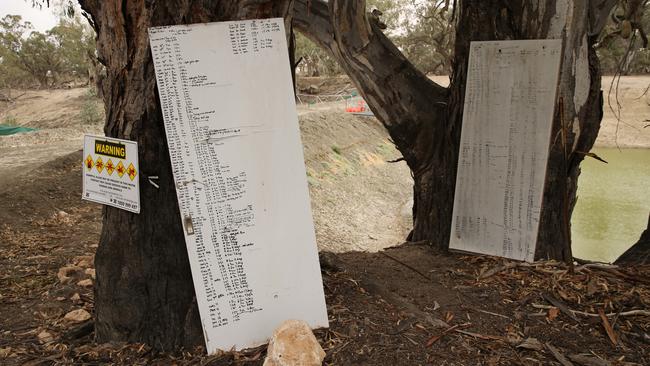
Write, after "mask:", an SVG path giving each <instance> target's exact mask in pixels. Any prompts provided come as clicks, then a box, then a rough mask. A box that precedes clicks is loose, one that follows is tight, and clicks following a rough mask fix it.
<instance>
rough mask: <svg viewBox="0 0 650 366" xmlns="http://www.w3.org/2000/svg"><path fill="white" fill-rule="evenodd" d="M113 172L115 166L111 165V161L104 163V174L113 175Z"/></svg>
mask: <svg viewBox="0 0 650 366" xmlns="http://www.w3.org/2000/svg"><path fill="white" fill-rule="evenodd" d="M114 170H115V166H114V165H113V160H111V159H108V161H107V162H106V173H108V175H113V171H114Z"/></svg>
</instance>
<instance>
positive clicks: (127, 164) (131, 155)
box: [81, 135, 140, 213]
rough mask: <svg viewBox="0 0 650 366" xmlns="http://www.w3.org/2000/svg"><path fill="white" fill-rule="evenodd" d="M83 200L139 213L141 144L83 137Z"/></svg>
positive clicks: (99, 137) (101, 137)
mask: <svg viewBox="0 0 650 366" xmlns="http://www.w3.org/2000/svg"><path fill="white" fill-rule="evenodd" d="M83 159H84V160H83V192H82V195H81V198H82V199H84V200H88V201H92V202H97V203H101V204H104V205H108V206H113V207H117V208H121V209H123V210H127V211H131V212H135V213H140V183H139V179H138V178H139V176H138V175H139V174H140V173H139V172H140V167H139V165H138V143H137V142H135V141H129V140H122V139H116V138H110V137H104V136H93V135H86V136H84V154H83Z"/></svg>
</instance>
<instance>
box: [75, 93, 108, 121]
mask: <svg viewBox="0 0 650 366" xmlns="http://www.w3.org/2000/svg"><path fill="white" fill-rule="evenodd" d="M102 118H103V116H102V113H101V112H100V110H99V108H98V107H97V102H96V101H95V98H94V97H91V98H86V100H85V101H84V103H83V105H82V106H81V111H79V119H80V120H81V123H82V124H84V125H94V124H98V123H100V122H101V121H102Z"/></svg>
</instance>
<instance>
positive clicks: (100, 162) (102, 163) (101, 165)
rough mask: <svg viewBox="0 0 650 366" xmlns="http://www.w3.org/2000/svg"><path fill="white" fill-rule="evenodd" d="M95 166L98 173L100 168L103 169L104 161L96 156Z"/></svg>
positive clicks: (100, 170)
mask: <svg viewBox="0 0 650 366" xmlns="http://www.w3.org/2000/svg"><path fill="white" fill-rule="evenodd" d="M95 168H97V171H98V172H99V173H101V172H102V170H104V162H103V161H102V158H101V157H97V160H95Z"/></svg>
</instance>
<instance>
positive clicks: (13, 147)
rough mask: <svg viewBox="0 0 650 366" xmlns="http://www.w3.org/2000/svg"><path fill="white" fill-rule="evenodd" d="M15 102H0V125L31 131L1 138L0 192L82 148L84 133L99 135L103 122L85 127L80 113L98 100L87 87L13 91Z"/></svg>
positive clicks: (97, 104) (98, 105)
mask: <svg viewBox="0 0 650 366" xmlns="http://www.w3.org/2000/svg"><path fill="white" fill-rule="evenodd" d="M12 95H13V96H18V95H22V96H21V97H19V98H17V99H16V101H15V102H14V103H6V102H2V103H0V123H5V122H6V121H12V122H14V123H16V124H18V125H21V126H25V127H30V128H35V129H37V130H36V131H34V132H29V133H23V134H16V135H11V136H2V137H0V191H2V190H3V189H5V188H6V187H7V186H9V185H10V183H11V182H12V181H13V180H14V179H15V178H16V177H18V176H20V175H22V174H25V173H27V172H30V171H32V170H33V169H36V168H38V167H39V166H41V165H43V164H46V163H47V162H49V161H51V160H53V159H55V158H58V157H60V156H64V155H67V154H69V153H70V152H72V151H75V150H79V149H81V148H82V147H83V135H84V134H85V133H91V134H102V129H103V121H101V120H99V121H98V123H95V124H84V123H83V120H82V117H81V111H82V109H83V107H84V104H85V103H94V104H95V107H96V108H97V111H98V112H99V114H100V116H101V114H102V113H103V112H102V111H103V107H102V106H101V102H100V100H99V99H97V98H94V97H92V96H90V95H89V94H88V89H87V88H74V89H55V90H29V91H20V90H19V91H12Z"/></svg>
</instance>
